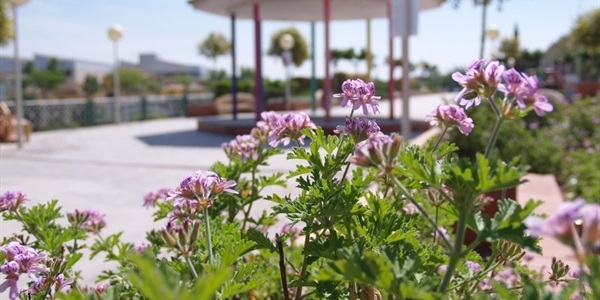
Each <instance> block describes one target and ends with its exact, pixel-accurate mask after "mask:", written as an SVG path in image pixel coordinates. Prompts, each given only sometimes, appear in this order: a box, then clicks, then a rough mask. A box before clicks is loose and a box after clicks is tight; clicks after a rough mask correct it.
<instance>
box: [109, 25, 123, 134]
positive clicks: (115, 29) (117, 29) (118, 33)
mask: <svg viewBox="0 0 600 300" xmlns="http://www.w3.org/2000/svg"><path fill="white" fill-rule="evenodd" d="M122 36H123V28H122V27H121V25H119V24H115V25H113V26H111V27H110V28H109V29H108V38H110V40H111V41H113V44H114V52H115V71H114V75H113V94H114V95H113V99H114V101H115V103H114V108H115V123H117V124H118V123H119V122H120V121H121V106H120V105H119V51H118V47H117V44H118V42H119V40H120V39H121V37H122Z"/></svg>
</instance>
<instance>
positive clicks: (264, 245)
mask: <svg viewBox="0 0 600 300" xmlns="http://www.w3.org/2000/svg"><path fill="white" fill-rule="evenodd" d="M244 237H245V238H247V239H249V240H251V241H253V242H254V243H256V246H255V247H254V248H253V249H267V250H269V251H271V252H275V251H276V250H277V249H276V248H275V245H273V243H271V240H269V238H268V237H266V236H265V235H264V234H263V233H262V232H260V231H258V230H256V229H253V228H252V229H248V231H247V232H246V235H245V236H244Z"/></svg>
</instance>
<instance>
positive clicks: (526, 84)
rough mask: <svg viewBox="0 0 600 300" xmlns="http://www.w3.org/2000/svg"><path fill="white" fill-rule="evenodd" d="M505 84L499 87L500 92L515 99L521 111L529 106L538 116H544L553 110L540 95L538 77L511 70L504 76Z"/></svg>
mask: <svg viewBox="0 0 600 300" xmlns="http://www.w3.org/2000/svg"><path fill="white" fill-rule="evenodd" d="M502 77H503V79H504V84H502V85H500V86H499V87H498V90H499V91H501V92H503V93H505V94H506V95H508V97H510V98H512V99H515V102H516V103H517V105H518V106H519V108H521V109H526V108H527V107H528V106H531V107H533V110H534V111H535V113H536V114H537V115H538V116H543V115H544V114H545V113H546V112H550V111H552V110H553V107H552V104H550V102H548V99H547V98H546V97H545V96H544V95H542V94H539V93H538V89H539V82H538V78H537V76H528V75H527V74H525V73H519V72H517V70H515V69H514V68H513V69H510V70H508V71H506V72H504V74H503V75H502Z"/></svg>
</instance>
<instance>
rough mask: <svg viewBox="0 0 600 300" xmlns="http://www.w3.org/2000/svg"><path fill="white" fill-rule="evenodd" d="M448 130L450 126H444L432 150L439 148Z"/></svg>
mask: <svg viewBox="0 0 600 300" xmlns="http://www.w3.org/2000/svg"><path fill="white" fill-rule="evenodd" d="M446 131H448V127H446V126H444V131H442V134H440V137H439V138H438V139H437V141H436V142H435V146H433V150H431V152H435V150H437V147H438V146H439V145H440V142H442V139H443V138H444V135H445V134H446Z"/></svg>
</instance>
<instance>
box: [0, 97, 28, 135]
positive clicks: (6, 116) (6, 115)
mask: <svg viewBox="0 0 600 300" xmlns="http://www.w3.org/2000/svg"><path fill="white" fill-rule="evenodd" d="M17 126H18V121H17V116H14V115H12V113H11V112H10V109H9V108H8V105H7V104H6V102H4V101H0V142H16V141H17V140H18V134H17ZM21 126H22V127H23V136H24V137H25V141H26V142H29V135H30V134H31V122H29V121H28V120H26V119H21Z"/></svg>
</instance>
